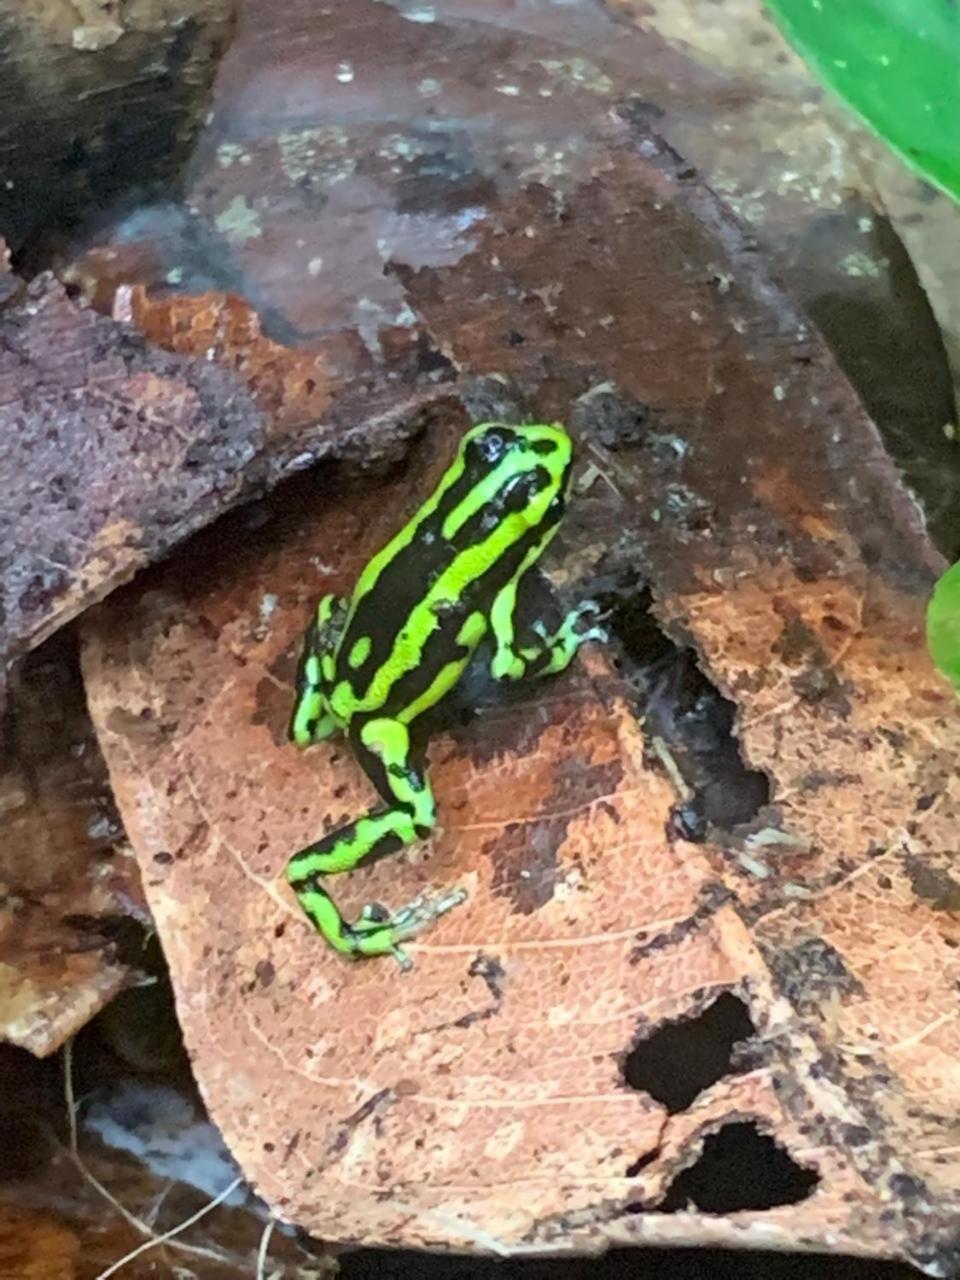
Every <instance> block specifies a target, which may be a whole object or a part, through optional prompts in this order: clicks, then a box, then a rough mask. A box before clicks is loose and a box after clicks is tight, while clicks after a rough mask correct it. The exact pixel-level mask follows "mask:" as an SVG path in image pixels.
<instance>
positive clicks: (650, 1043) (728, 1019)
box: [623, 991, 757, 1115]
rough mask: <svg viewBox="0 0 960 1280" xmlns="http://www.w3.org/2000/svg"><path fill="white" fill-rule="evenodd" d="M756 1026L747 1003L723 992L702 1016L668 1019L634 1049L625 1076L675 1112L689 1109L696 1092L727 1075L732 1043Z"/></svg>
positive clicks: (632, 1087) (635, 1086)
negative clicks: (680, 1019)
mask: <svg viewBox="0 0 960 1280" xmlns="http://www.w3.org/2000/svg"><path fill="white" fill-rule="evenodd" d="M756 1031H757V1029H756V1027H755V1026H754V1025H753V1022H752V1020H751V1018H750V1014H749V1012H748V1010H747V1006H746V1005H745V1004H744V1002H743V1001H742V1000H739V999H738V998H737V997H736V996H734V995H731V994H730V992H729V991H725V992H724V993H723V995H721V996H720V997H719V998H718V999H716V1000H714V1002H713V1004H711V1005H709V1006H708V1008H706V1009H704V1011H703V1013H701V1014H700V1015H699V1016H698V1017H696V1018H684V1019H683V1020H682V1021H680V1022H668V1023H667V1024H666V1025H665V1026H663V1027H659V1028H658V1029H657V1030H656V1031H654V1033H653V1034H652V1035H651V1036H648V1037H647V1038H646V1039H645V1040H642V1041H641V1042H640V1043H639V1044H638V1045H637V1046H636V1047H635V1048H634V1049H631V1051H630V1053H629V1054H628V1055H627V1058H626V1061H625V1062H624V1064H623V1076H624V1079H625V1080H626V1082H627V1084H628V1085H629V1086H630V1088H631V1089H641V1090H642V1091H643V1092H644V1093H649V1094H650V1096H651V1097H652V1098H654V1099H656V1101H657V1102H659V1103H662V1105H663V1106H665V1107H666V1108H667V1110H668V1111H669V1112H670V1114H671V1115H674V1114H675V1113H676V1112H678V1111H686V1109H687V1107H689V1106H690V1103H691V1102H693V1100H694V1098H695V1097H696V1096H697V1094H698V1093H701V1092H702V1091H703V1090H704V1089H707V1088H709V1087H710V1085H712V1084H715V1083H716V1082H717V1081H718V1080H719V1079H721V1078H722V1077H723V1076H725V1075H727V1074H728V1072H729V1071H730V1065H731V1059H732V1057H733V1047H734V1045H735V1044H737V1042H738V1041H741V1040H747V1039H749V1037H750V1036H752V1035H756Z"/></svg>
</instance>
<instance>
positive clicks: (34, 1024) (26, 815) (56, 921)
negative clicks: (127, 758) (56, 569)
mask: <svg viewBox="0 0 960 1280" xmlns="http://www.w3.org/2000/svg"><path fill="white" fill-rule="evenodd" d="M10 702H11V705H10V707H9V709H8V715H7V720H6V726H5V728H6V735H5V736H6V742H5V747H6V753H5V757H4V760H3V765H2V768H0V1039H4V1040H9V1041H11V1042H12V1043H13V1044H18V1045H21V1046H22V1047H24V1048H27V1049H29V1050H31V1052H33V1053H35V1054H39V1055H44V1054H48V1053H52V1052H53V1051H54V1050H55V1049H57V1048H59V1046H60V1045H61V1044H62V1043H63V1042H64V1041H65V1040H66V1039H67V1038H68V1037H69V1036H71V1035H72V1034H73V1033H74V1032H75V1031H77V1030H78V1029H79V1028H80V1027H82V1026H83V1025H84V1023H86V1022H87V1021H88V1020H89V1019H90V1018H91V1017H92V1016H93V1015H94V1014H95V1013H96V1012H97V1010H98V1009H100V1008H101V1007H102V1006H103V1005H104V1004H105V1003H106V1002H107V1001H108V1000H109V999H110V998H111V997H112V996H113V995H115V994H116V992H117V991H118V990H119V989H120V987H121V986H122V985H123V982H124V980H125V978H126V975H127V972H128V968H127V965H126V963H124V962H123V961H122V960H121V959H120V958H118V956H117V953H116V941H117V937H118V934H119V933H120V932H121V931H122V926H123V924H124V922H125V921H127V922H129V920H130V918H131V917H136V916H139V917H140V918H141V919H145V918H147V910H146V904H145V903H144V902H143V898H142V894H141V892H140V886H139V871H138V868H137V864H136V862H135V860H134V858H133V855H132V853H131V851H130V849H129V847H128V846H127V845H126V843H125V841H124V839H123V829H122V827H121V825H120V821H119V818H118V817H117V814H116V810H115V807H114V804H113V797H112V794H111V792H110V786H109V783H108V781H107V775H106V767H105V765H104V762H103V757H102V756H101V754H100V748H99V746H98V744H97V740H96V738H95V737H94V734H93V729H92V726H91V724H90V719H89V716H88V714H87V708H86V702H85V700H84V694H83V686H82V684H81V681H80V672H79V669H78V666H77V662H76V654H75V645H74V642H73V639H72V638H71V637H64V638H63V639H61V638H59V637H58V638H57V640H55V641H54V642H52V643H51V644H50V645H48V646H47V647H46V648H45V649H44V650H43V651H42V652H39V653H37V654H34V655H31V657H30V658H29V659H28V661H27V663H26V664H25V666H24V669H23V671H22V673H21V679H20V680H19V682H18V685H17V688H16V690H15V692H14V693H13V694H12V696H11V700H10Z"/></svg>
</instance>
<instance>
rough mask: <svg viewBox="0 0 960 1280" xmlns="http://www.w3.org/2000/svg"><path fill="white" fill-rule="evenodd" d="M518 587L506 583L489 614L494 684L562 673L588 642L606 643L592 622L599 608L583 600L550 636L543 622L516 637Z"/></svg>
mask: <svg viewBox="0 0 960 1280" xmlns="http://www.w3.org/2000/svg"><path fill="white" fill-rule="evenodd" d="M516 605H517V583H515V582H513V583H507V585H506V586H505V587H504V588H503V589H502V590H501V591H500V592H499V594H498V595H497V598H496V599H495V600H494V602H493V608H492V609H491V611H490V629H491V631H492V632H493V637H494V644H495V649H494V654H493V659H492V661H491V664H490V670H491V672H492V674H493V677H494V679H495V680H520V679H523V678H524V677H528V676H549V675H556V674H557V673H558V672H560V671H565V670H566V669H567V667H568V666H569V665H570V663H571V662H572V661H573V659H574V656H575V655H576V652H577V650H578V649H579V648H580V646H581V645H582V644H584V643H585V642H586V641H587V640H599V641H600V642H601V643H602V642H604V641H606V640H607V638H608V637H607V633H606V631H605V630H604V628H603V627H601V626H599V625H597V623H596V622H593V624H592V625H587V626H584V625H583V623H584V621H585V620H588V619H595V618H596V617H597V615H598V614H599V613H600V606H599V605H598V604H597V603H596V601H594V600H585V601H584V602H583V604H580V605H578V606H577V607H576V609H571V610H570V612H569V613H568V614H567V615H566V617H565V618H564V619H563V621H562V622H561V623H560V626H559V627H558V628H557V629H556V631H553V632H550V631H548V630H547V628H546V626H545V625H544V623H542V622H539V621H538V622H535V623H533V625H532V627H531V628H530V629H529V633H528V634H527V635H525V636H522V637H518V636H517V633H516V621H515V614H516Z"/></svg>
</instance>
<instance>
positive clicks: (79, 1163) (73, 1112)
mask: <svg viewBox="0 0 960 1280" xmlns="http://www.w3.org/2000/svg"><path fill="white" fill-rule="evenodd" d="M63 1092H64V1096H65V1099H66V1103H67V1124H68V1126H69V1130H70V1158H71V1160H72V1161H73V1163H74V1165H75V1166H76V1168H77V1171H78V1172H79V1174H80V1176H81V1177H82V1178H84V1179H85V1180H86V1181H87V1182H89V1184H90V1186H91V1187H93V1189H94V1190H95V1191H96V1192H98V1193H99V1194H100V1195H101V1196H103V1198H104V1200H106V1202H107V1203H108V1204H109V1205H111V1206H112V1207H113V1208H114V1209H115V1210H116V1211H117V1213H119V1215H120V1217H121V1218H123V1219H124V1221H125V1222H128V1223H129V1224H130V1226H131V1227H133V1229H134V1230H135V1231H139V1233H140V1234H141V1235H142V1236H146V1237H147V1241H146V1243H147V1245H152V1244H159V1243H160V1242H161V1240H163V1239H166V1238H167V1237H161V1236H158V1235H157V1233H156V1232H155V1231H154V1230H153V1228H152V1227H151V1226H149V1225H148V1224H147V1223H146V1222H144V1221H143V1220H142V1218H138V1217H137V1216H136V1214H133V1213H131V1212H130V1210H129V1209H128V1208H127V1207H126V1206H125V1205H123V1204H121V1203H120V1201H119V1200H118V1199H117V1198H116V1196H115V1195H114V1194H113V1193H112V1192H111V1191H108V1190H107V1188H106V1187H105V1186H104V1185H103V1183H102V1182H101V1181H100V1180H99V1178H96V1177H94V1175H93V1174H92V1173H91V1172H90V1170H89V1169H88V1168H87V1166H86V1164H85V1163H84V1160H83V1157H82V1156H81V1155H80V1150H79V1147H78V1145H77V1102H76V1095H75V1093H74V1089H73V1040H72V1039H70V1040H68V1041H67V1043H66V1044H65V1045H64V1047H63ZM240 1182H242V1179H241V1178H237V1179H236V1180H235V1182H234V1183H233V1184H232V1185H231V1186H230V1187H229V1188H228V1190H227V1193H226V1194H229V1192H230V1191H232V1190H233V1188H234V1187H235V1186H237V1185H239V1183H240ZM169 1190H170V1188H169V1186H168V1187H166V1188H165V1189H164V1191H163V1195H164V1196H165V1195H166V1194H167V1192H168V1191H169ZM223 1194H224V1193H221V1195H223ZM214 1203H217V1202H216V1201H214ZM211 1207H212V1206H211V1205H208V1206H207V1209H209V1208H211ZM158 1208H159V1206H158ZM207 1209H204V1210H203V1211H202V1212H203V1213H206V1212H207ZM184 1225H189V1224H184ZM176 1230H177V1231H180V1230H182V1227H177V1228H176ZM176 1248H178V1249H182V1250H183V1252H184V1253H192V1254H194V1255H195V1256H196V1257H198V1258H209V1259H210V1260H211V1261H213V1262H221V1263H222V1262H228V1261H229V1258H228V1256H227V1254H225V1253H223V1252H222V1251H221V1250H219V1249H205V1248H204V1247H203V1246H202V1245H196V1244H186V1243H185V1242H183V1241H180V1240H178V1241H177V1242H176ZM98 1280H99V1278H98Z"/></svg>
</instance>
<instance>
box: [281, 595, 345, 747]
mask: <svg viewBox="0 0 960 1280" xmlns="http://www.w3.org/2000/svg"><path fill="white" fill-rule="evenodd" d="M346 615H347V602H346V600H344V599H343V598H342V597H340V596H335V595H327V596H324V597H323V599H322V600H321V601H320V603H319V604H318V605H317V611H316V613H315V614H314V616H313V618H312V619H311V620H310V625H309V626H308V627H307V631H306V635H305V636H304V638H303V651H302V653H301V655H300V661H299V663H298V664H297V678H296V696H295V698H294V703H293V715H292V716H291V718H290V728H289V736H290V737H291V738H292V739H293V741H294V742H295V743H296V744H297V746H299V747H309V746H311V745H312V744H313V743H314V742H322V741H323V739H324V738H329V737H330V735H331V733H333V732H334V730H335V729H336V728H337V722H336V720H335V719H334V717H333V716H332V715H331V714H330V709H329V706H328V705H327V695H328V693H329V692H330V687H331V685H332V684H333V672H334V666H333V664H334V657H333V655H334V652H335V650H336V646H337V641H338V640H339V638H340V634H341V632H342V630H343V623H344V619H345V618H346Z"/></svg>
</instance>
